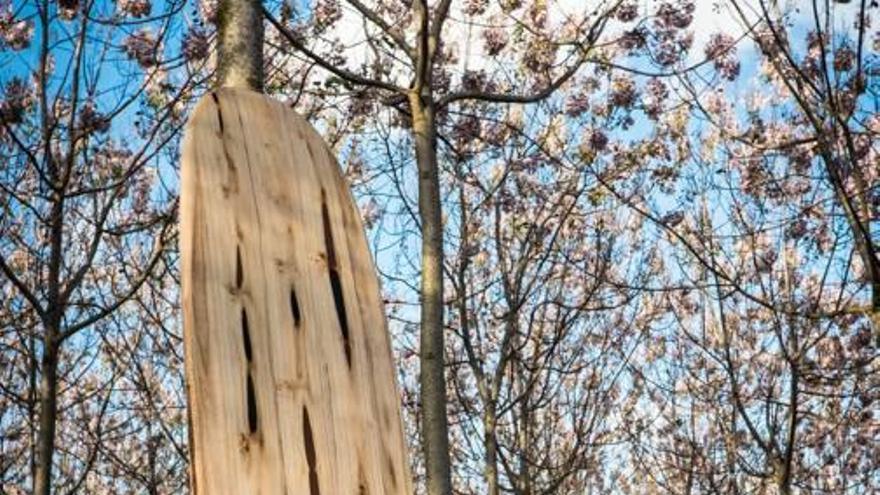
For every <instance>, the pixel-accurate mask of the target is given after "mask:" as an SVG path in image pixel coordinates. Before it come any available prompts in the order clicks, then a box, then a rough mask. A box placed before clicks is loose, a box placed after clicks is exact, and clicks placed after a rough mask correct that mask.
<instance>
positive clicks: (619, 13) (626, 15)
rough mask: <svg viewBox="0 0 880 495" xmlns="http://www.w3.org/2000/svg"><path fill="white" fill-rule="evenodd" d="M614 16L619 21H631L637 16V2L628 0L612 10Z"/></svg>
mask: <svg viewBox="0 0 880 495" xmlns="http://www.w3.org/2000/svg"><path fill="white" fill-rule="evenodd" d="M614 16H615V17H617V20H618V21H620V22H632V21H634V20H636V18H637V17H638V16H639V4H638V3H637V2H635V1H632V0H628V1H626V2H624V3H622V4H620V5H619V6H618V7H617V9H616V10H615V11H614Z"/></svg>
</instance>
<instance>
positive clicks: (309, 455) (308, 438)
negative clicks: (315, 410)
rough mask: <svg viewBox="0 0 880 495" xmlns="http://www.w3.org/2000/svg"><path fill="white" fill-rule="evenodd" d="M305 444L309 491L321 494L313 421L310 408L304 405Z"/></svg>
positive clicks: (314, 494)
mask: <svg viewBox="0 0 880 495" xmlns="http://www.w3.org/2000/svg"><path fill="white" fill-rule="evenodd" d="M303 444H304V446H305V450H306V462H307V463H308V465H309V492H310V493H311V495H320V494H321V490H320V488H319V486H318V469H317V466H318V456H317V453H316V452H315V438H314V434H313V433H312V422H311V421H310V420H309V410H308V409H306V407H305V406H303Z"/></svg>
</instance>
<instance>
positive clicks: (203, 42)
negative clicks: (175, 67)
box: [181, 28, 209, 62]
mask: <svg viewBox="0 0 880 495" xmlns="http://www.w3.org/2000/svg"><path fill="white" fill-rule="evenodd" d="M208 49H209V42H208V33H207V32H206V31H205V30H203V29H199V28H193V29H190V30H189V31H187V33H186V34H185V35H184V36H183V41H182V42H181V52H183V56H184V58H186V59H187V60H188V61H190V62H197V61H201V60H204V59H205V58H207V57H208Z"/></svg>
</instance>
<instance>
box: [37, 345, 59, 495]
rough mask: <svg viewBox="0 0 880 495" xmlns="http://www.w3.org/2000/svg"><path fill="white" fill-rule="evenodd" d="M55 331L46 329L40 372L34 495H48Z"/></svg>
mask: <svg viewBox="0 0 880 495" xmlns="http://www.w3.org/2000/svg"><path fill="white" fill-rule="evenodd" d="M55 334H56V332H55V330H53V329H51V328H47V329H46V338H45V341H44V349H43V357H42V359H41V367H42V375H41V377H40V412H39V417H40V430H39V433H38V436H37V463H36V472H35V473H34V494H35V495H49V494H50V493H51V491H52V457H53V455H54V453H55V422H56V416H57V411H58V349H57V345H56V343H55V342H54V340H55Z"/></svg>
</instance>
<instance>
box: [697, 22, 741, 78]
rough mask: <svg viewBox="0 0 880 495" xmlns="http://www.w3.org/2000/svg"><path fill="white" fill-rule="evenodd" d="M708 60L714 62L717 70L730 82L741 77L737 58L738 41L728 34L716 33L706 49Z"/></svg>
mask: <svg viewBox="0 0 880 495" xmlns="http://www.w3.org/2000/svg"><path fill="white" fill-rule="evenodd" d="M704 52H705V54H706V58H707V59H709V60H712V62H713V64H714V66H715V70H716V71H718V73H719V74H720V75H721V77H723V78H724V79H727V80H728V81H733V80H734V79H736V78H737V76H739V70H740V62H739V59H737V58H736V40H734V39H733V36H730V35H729V34H726V33H715V34H713V35H712V36H711V37H710V38H709V42H708V43H706V47H705V49H704Z"/></svg>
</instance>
